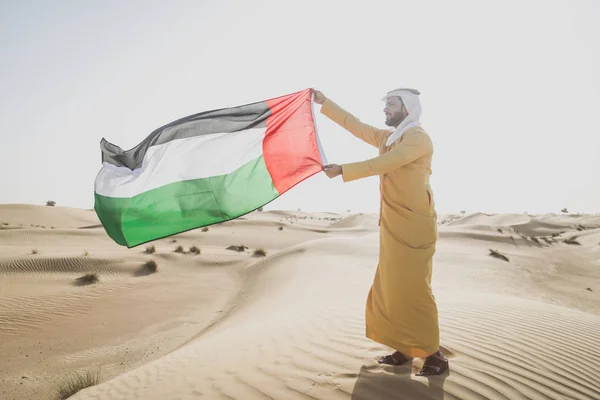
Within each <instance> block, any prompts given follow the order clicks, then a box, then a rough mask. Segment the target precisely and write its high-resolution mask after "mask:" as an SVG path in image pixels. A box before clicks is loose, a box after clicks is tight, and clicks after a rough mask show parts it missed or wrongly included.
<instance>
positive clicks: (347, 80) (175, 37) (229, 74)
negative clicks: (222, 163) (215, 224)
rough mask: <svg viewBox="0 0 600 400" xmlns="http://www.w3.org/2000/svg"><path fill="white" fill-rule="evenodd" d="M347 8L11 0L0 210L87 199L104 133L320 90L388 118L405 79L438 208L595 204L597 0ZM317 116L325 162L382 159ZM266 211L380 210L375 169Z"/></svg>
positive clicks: (1, 63) (0, 99)
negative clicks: (425, 143) (426, 144)
mask: <svg viewBox="0 0 600 400" xmlns="http://www.w3.org/2000/svg"><path fill="white" fill-rule="evenodd" d="M351 4H352V3H351V1H348V0H345V1H325V0H320V1H316V0H310V1H308V0H303V1H281V0H280V1H264V0H253V1H237V2H233V1H225V0H220V1H169V2H165V1H102V2H83V1H75V0H74V1H31V0H30V1H17V0H13V1H2V2H1V3H0V54H1V56H0V92H1V93H2V96H0V135H1V141H0V143H1V145H0V171H1V174H0V203H33V204H45V202H46V201H47V200H55V201H56V202H57V205H63V206H71V207H82V208H92V207H93V201H94V200H93V199H94V196H93V195H94V179H95V177H96V174H97V172H98V171H99V169H100V167H101V164H100V148H99V142H100V140H101V139H102V138H103V137H104V138H106V139H107V140H109V141H110V142H112V143H115V144H117V145H119V146H121V147H122V148H124V149H128V148H131V147H133V146H135V145H136V144H138V143H139V142H140V141H141V140H143V139H144V138H145V137H146V136H147V135H148V134H149V133H150V132H152V131H153V130H154V129H156V128H157V127H159V126H162V125H164V124H166V123H168V122H171V121H173V120H175V119H178V118H181V117H184V116H187V115H190V114H193V113H197V112H200V111H206V110H211V109H215V108H222V107H233V106H237V105H241V104H246V103H250V102H255V101H262V100H265V99H268V98H272V97H277V96H281V95H285V94H288V93H292V92H295V91H299V90H303V89H305V88H309V87H315V88H317V89H320V90H322V91H323V92H324V93H325V94H326V95H327V96H328V97H330V98H331V99H332V100H334V101H335V102H337V103H338V104H340V105H341V106H343V107H344V108H346V109H347V110H349V111H351V112H352V113H353V114H354V115H356V116H357V117H359V118H360V119H361V120H363V121H365V122H368V123H370V124H373V125H376V126H379V127H385V125H384V120H385V118H384V115H383V112H382V109H383V106H384V105H383V103H382V102H381V101H380V99H381V97H382V96H383V95H384V94H385V93H386V92H387V91H389V90H392V89H394V88H397V87H402V86H404V87H407V86H408V87H414V88H417V89H419V90H420V91H421V93H422V94H421V102H422V105H423V116H422V124H423V127H424V128H425V130H427V131H428V132H429V134H430V135H431V137H432V139H433V143H434V147H435V154H434V159H433V175H432V177H431V184H432V187H433V190H434V195H435V201H436V205H437V210H438V212H439V213H446V212H458V211H461V210H465V211H467V212H477V211H481V212H526V211H527V212H530V213H544V212H559V211H560V209H561V208H563V207H567V208H568V209H569V211H571V212H582V213H598V212H600V122H599V121H598V115H600V23H598V21H600V1H597V0H587V1H586V0H564V1H554V0H538V1H533V0H518V1H514V0H511V1H480V0H471V1H452V2H450V1H446V0H440V1H423V0H418V1H417V0H412V1H399V0H394V1H377V0H370V1H361V2H357V3H355V4H358V6H352V5H351ZM315 110H316V111H317V113H318V110H319V107H318V106H317V107H316V109H315ZM317 125H318V129H319V132H320V137H321V141H322V144H323V147H324V150H325V152H326V154H327V157H328V161H329V162H331V163H338V164H341V163H344V162H353V161H361V160H365V159H368V158H371V157H374V156H376V155H377V150H376V149H375V148H373V147H370V146H369V145H367V144H364V143H362V142H361V141H359V140H358V139H356V138H354V137H353V136H352V135H351V134H350V133H348V132H346V131H344V130H343V129H342V128H340V127H338V126H337V125H335V124H334V123H332V122H331V121H329V120H328V119H327V118H325V117H324V116H322V115H320V114H319V113H318V115H317ZM266 208H267V209H274V208H276V209H293V210H295V209H298V208H300V209H302V210H307V211H336V212H338V211H345V210H347V209H350V210H351V211H352V212H377V211H378V209H379V189H378V178H377V177H371V178H367V179H363V180H360V181H356V182H352V183H343V182H342V181H341V179H340V178H337V179H334V180H330V179H328V178H327V177H326V176H325V175H324V174H320V175H318V176H315V177H313V178H311V179H309V180H308V181H306V182H304V183H303V184H301V185H299V186H297V187H296V188H294V189H293V190H291V191H290V192H288V193H286V194H284V195H283V196H282V197H280V198H279V199H278V200H276V201H274V202H273V203H271V204H270V205H269V206H267V207H266Z"/></svg>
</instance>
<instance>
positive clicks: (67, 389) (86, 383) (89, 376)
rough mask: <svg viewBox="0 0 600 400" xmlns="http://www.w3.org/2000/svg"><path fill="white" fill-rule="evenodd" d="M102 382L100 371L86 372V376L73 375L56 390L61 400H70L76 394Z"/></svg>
mask: <svg viewBox="0 0 600 400" xmlns="http://www.w3.org/2000/svg"><path fill="white" fill-rule="evenodd" d="M98 382H100V369H98V371H96V372H92V371H89V370H88V371H85V373H84V374H79V373H76V374H72V375H70V376H68V377H67V378H65V379H64V380H63V381H62V382H60V383H59V385H58V388H57V389H56V391H57V394H58V398H59V399H60V400H64V399H68V398H69V397H71V396H73V395H74V394H75V393H77V392H79V391H80V390H82V389H85V388H88V387H90V386H95V385H97V384H98Z"/></svg>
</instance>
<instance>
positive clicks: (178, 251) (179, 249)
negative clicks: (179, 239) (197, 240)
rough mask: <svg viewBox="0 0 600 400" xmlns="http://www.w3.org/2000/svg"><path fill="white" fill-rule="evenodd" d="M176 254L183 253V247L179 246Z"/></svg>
mask: <svg viewBox="0 0 600 400" xmlns="http://www.w3.org/2000/svg"><path fill="white" fill-rule="evenodd" d="M175 253H183V246H177V247H176V248H175Z"/></svg>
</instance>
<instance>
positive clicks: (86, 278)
mask: <svg viewBox="0 0 600 400" xmlns="http://www.w3.org/2000/svg"><path fill="white" fill-rule="evenodd" d="M99 280H100V277H99V276H98V274H97V273H95V272H91V273H89V274H85V275H83V276H80V277H79V278H77V279H75V284H76V285H78V286H84V285H91V284H93V283H97V282H98V281H99Z"/></svg>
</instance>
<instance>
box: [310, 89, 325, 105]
mask: <svg viewBox="0 0 600 400" xmlns="http://www.w3.org/2000/svg"><path fill="white" fill-rule="evenodd" d="M313 93H314V95H315V103H317V104H323V102H324V101H325V99H327V97H325V95H324V94H323V93H322V92H319V91H318V90H316V89H313Z"/></svg>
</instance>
